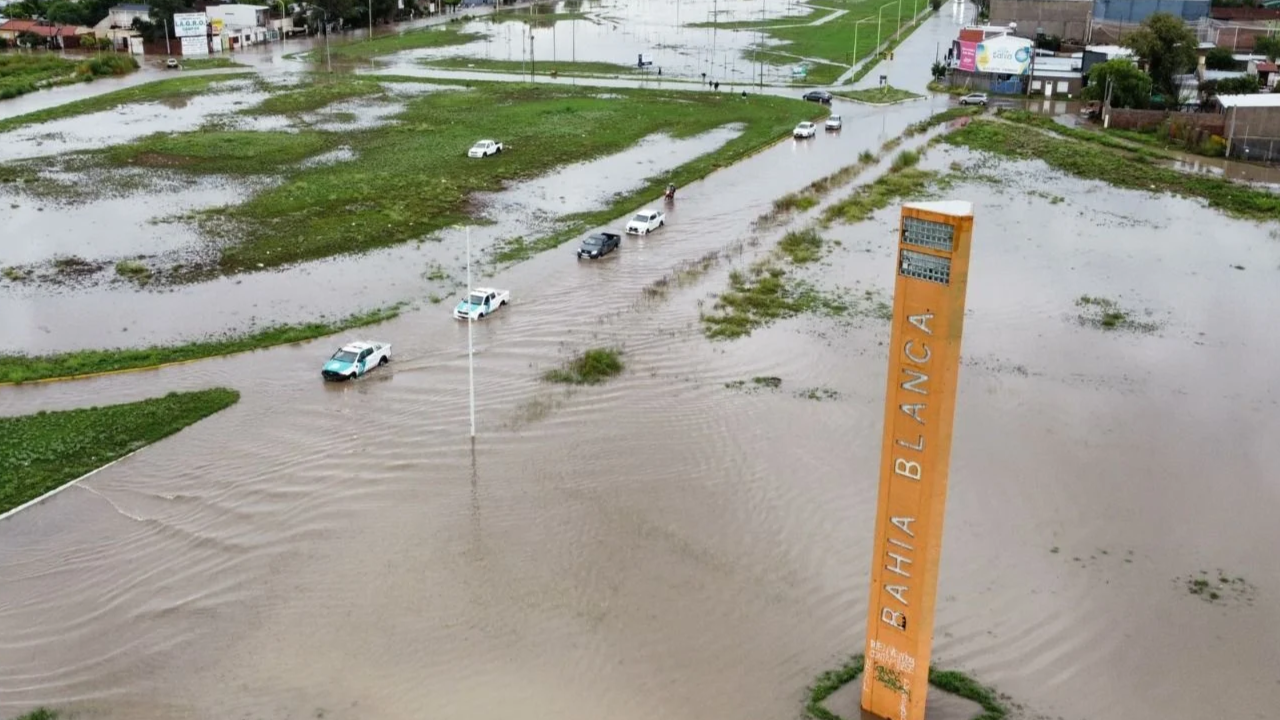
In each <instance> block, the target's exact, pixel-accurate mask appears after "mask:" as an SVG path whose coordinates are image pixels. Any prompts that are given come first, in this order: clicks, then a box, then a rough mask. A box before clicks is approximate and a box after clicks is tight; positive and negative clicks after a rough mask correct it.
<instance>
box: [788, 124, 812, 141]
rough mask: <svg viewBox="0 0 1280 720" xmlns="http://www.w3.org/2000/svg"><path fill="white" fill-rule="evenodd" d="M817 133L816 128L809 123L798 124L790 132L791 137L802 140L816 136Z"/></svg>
mask: <svg viewBox="0 0 1280 720" xmlns="http://www.w3.org/2000/svg"><path fill="white" fill-rule="evenodd" d="M817 132H818V126H817V125H814V124H813V123H811V122H807V121H806V122H802V123H800V124H799V125H797V126H796V129H795V130H792V131H791V137H794V138H798V139H802V140H803V139H804V138H811V137H813V136H814V135H816V134H817Z"/></svg>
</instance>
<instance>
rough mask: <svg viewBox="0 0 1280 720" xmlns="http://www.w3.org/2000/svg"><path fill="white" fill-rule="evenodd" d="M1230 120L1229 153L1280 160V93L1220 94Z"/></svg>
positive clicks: (1223, 110) (1226, 115)
mask: <svg viewBox="0 0 1280 720" xmlns="http://www.w3.org/2000/svg"><path fill="white" fill-rule="evenodd" d="M1218 105H1219V106H1220V107H1221V108H1222V114H1223V116H1224V119H1225V120H1226V133H1227V134H1226V140H1227V155H1229V156H1231V157H1237V158H1243V159H1245V160H1257V161H1261V162H1272V163H1274V162H1280V94H1276V93H1262V94H1258V95H1219V96H1218Z"/></svg>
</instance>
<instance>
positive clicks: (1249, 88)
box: [1214, 75, 1262, 95]
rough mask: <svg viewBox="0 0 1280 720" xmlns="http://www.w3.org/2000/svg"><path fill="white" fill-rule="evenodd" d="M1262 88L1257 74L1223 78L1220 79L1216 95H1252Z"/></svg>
mask: <svg viewBox="0 0 1280 720" xmlns="http://www.w3.org/2000/svg"><path fill="white" fill-rule="evenodd" d="M1261 89H1262V85H1261V84H1260V83H1259V82H1258V77H1257V76H1256V75H1244V76H1242V77H1232V78H1223V79H1222V80H1219V81H1218V88H1217V91H1216V92H1215V93H1214V94H1215V95H1252V94H1254V93H1256V92H1258V91H1259V90H1261Z"/></svg>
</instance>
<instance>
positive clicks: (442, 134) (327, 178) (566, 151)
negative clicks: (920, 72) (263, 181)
mask: <svg viewBox="0 0 1280 720" xmlns="http://www.w3.org/2000/svg"><path fill="white" fill-rule="evenodd" d="M397 80H398V81H404V79H403V78H397ZM381 92H382V91H381V89H380V86H379V85H378V84H377V82H376V81H375V79H371V78H367V77H366V78H346V77H343V78H338V79H333V80H329V79H317V80H316V81H315V83H314V84H312V85H307V86H304V87H302V88H299V89H294V90H289V91H286V92H284V93H282V94H280V95H277V96H275V97H273V98H271V99H269V100H268V101H267V102H266V103H264V105H263V106H262V107H260V108H250V109H247V110H246V111H245V112H247V113H257V114H261V113H263V112H273V113H277V114H285V115H288V114H291V113H295V112H300V111H302V110H313V109H317V108H319V107H321V106H323V105H324V104H327V103H328V102H331V101H333V100H335V99H345V98H351V97H368V98H373V97H377V95H376V94H380V93H381ZM404 102H405V103H406V104H405V108H404V110H403V112H401V113H400V114H399V115H398V116H397V120H398V122H396V123H393V124H389V125H386V126H383V127H378V128H373V129H368V130H354V131H348V132H342V133H330V132H322V131H318V130H306V129H304V130H302V131H301V132H297V133H281V132H249V131H239V130H234V131H232V130H216V129H204V130H200V131H195V132H187V133H174V134H161V135H156V136H152V137H148V138H144V139H142V140H140V141H138V142H134V143H130V144H127V145H123V146H118V147H114V148H109V149H106V150H103V151H100V152H99V153H98V157H99V158H100V159H101V160H102V161H103V162H106V163H108V164H110V165H117V166H131V167H155V168H164V169H169V170H177V171H182V172H191V173H200V174H215V173H217V174H221V173H236V174H244V175H250V174H277V175H280V176H281V177H282V182H281V183H280V184H278V185H276V186H274V187H271V188H268V189H265V190H262V191H260V192H258V193H257V194H256V195H253V196H252V197H250V198H249V199H248V200H247V201H245V202H243V203H241V204H238V205H232V206H229V207H224V208H217V209H214V210H211V211H208V212H206V213H204V214H203V215H201V216H199V220H198V222H199V223H200V225H201V227H202V228H203V229H204V230H205V231H206V232H207V233H208V234H209V235H210V236H212V237H215V238H227V239H230V240H232V242H231V244H229V245H227V246H226V247H224V248H223V249H222V251H221V252H222V255H221V259H220V262H219V267H218V270H220V271H221V272H224V273H236V272H242V271H246V270H254V269H258V268H260V267H261V268H269V267H278V266H280V265H284V264H288V263H293V262H297V261H303V260H311V259H317V258H323V257H328V256H332V255H338V254H345V253H354V252H361V251H365V250H370V249H373V248H378V247H386V246H389V245H394V244H397V243H401V242H405V241H408V240H414V239H421V238H424V237H426V236H428V235H430V234H431V233H433V232H435V231H437V230H440V229H443V228H446V227H449V226H451V225H455V224H458V223H460V222H468V221H474V218H473V217H472V215H473V213H474V209H473V208H472V206H471V197H472V195H473V194H474V193H477V192H482V191H496V190H501V189H502V188H503V187H504V186H506V185H507V184H509V183H513V182H518V181H520V180H524V179H529V178H534V177H538V176H540V175H545V174H546V173H549V172H553V171H554V170H555V168H557V167H560V166H563V165H567V164H571V163H575V162H579V161H583V160H588V159H592V158H597V157H601V156H605V155H610V154H614V153H617V152H620V151H622V150H625V149H626V148H628V147H630V146H632V145H634V144H635V143H637V142H639V141H640V140H641V139H643V138H645V137H648V136H650V135H653V134H655V133H667V134H670V135H672V136H674V137H688V136H691V135H696V134H699V133H702V132H705V131H708V130H711V129H714V128H717V127H720V126H723V125H726V124H730V123H741V124H742V125H743V126H744V131H743V133H742V134H741V135H740V136H739V137H738V138H736V139H734V140H731V141H730V142H728V143H727V144H725V145H724V146H722V147H720V148H719V149H715V148H709V149H708V152H707V154H706V155H703V156H702V157H700V158H698V159H696V160H694V161H692V162H690V163H687V164H686V165H684V166H682V167H681V168H678V169H676V170H675V171H674V172H673V173H671V174H670V176H669V178H668V177H667V176H664V177H662V178H652V179H650V181H649V182H647V183H646V184H645V186H644V187H642V188H639V189H637V190H635V191H633V192H630V193H629V194H627V195H626V196H623V197H619V198H617V200H616V201H615V202H614V203H613V204H611V205H610V206H609V207H604V208H600V209H599V211H597V212H591V213H586V214H583V215H577V216H574V217H572V218H568V220H569V222H568V225H569V226H570V227H569V229H568V230H567V232H576V231H577V230H576V229H577V228H579V227H587V226H589V225H590V224H593V223H597V222H600V221H603V220H604V219H607V218H608V217H613V216H615V215H618V214H622V213H625V212H627V211H629V210H631V209H633V208H634V206H635V205H637V204H639V203H640V202H641V199H642V198H645V197H652V196H654V195H657V194H658V193H659V192H660V188H661V186H662V185H663V184H665V183H666V182H667V181H668V179H670V180H672V181H674V182H677V183H678V184H685V183H687V182H689V181H690V180H693V179H696V178H698V177H702V176H704V175H706V174H707V173H709V172H711V171H712V170H714V169H715V168H717V167H720V166H723V165H727V164H729V163H730V162H732V161H733V160H735V159H737V158H739V157H742V156H744V155H745V154H747V153H750V152H753V151H755V150H756V149H759V148H760V147H762V146H764V145H766V144H768V143H770V142H772V141H774V140H776V139H778V138H780V137H782V136H785V135H786V134H787V133H788V132H789V130H790V129H791V127H792V126H793V125H794V124H795V122H796V119H797V118H802V117H817V116H821V115H824V114H825V113H826V110H824V109H821V108H818V107H815V106H813V105H812V104H806V103H802V102H801V101H799V100H791V99H785V98H776V97H768V96H755V97H752V98H751V99H750V100H743V99H741V98H740V97H738V96H731V95H721V94H714V93H690V92H679V91H642V90H630V89H612V90H610V92H609V93H608V94H607V95H603V94H601V92H600V91H599V90H598V89H593V88H583V87H566V86H540V85H516V84H502V83H479V84H474V86H473V87H471V88H470V89H468V90H457V91H442V92H435V93H430V94H426V95H421V96H416V97H411V98H409V99H407V100H404ZM483 137H493V138H495V139H498V140H501V141H503V142H504V143H505V145H506V147H507V152H504V153H503V154H502V155H500V156H497V157H492V158H486V159H483V160H474V159H468V158H467V157H466V151H467V149H468V148H469V147H470V146H471V144H472V143H474V142H475V141H476V140H478V139H480V138H483ZM340 145H346V146H349V147H350V148H351V149H352V150H353V151H354V154H355V158H354V159H352V160H349V161H346V162H342V163H338V164H334V165H322V166H315V167H301V166H299V165H298V164H297V161H298V160H301V159H303V158H304V157H307V156H310V155H314V154H319V153H321V152H324V151H326V150H330V149H333V148H336V147H338V146H340ZM428 188H429V191H427V189H428ZM526 247H528V246H527V245H526ZM507 259H510V260H515V259H519V258H516V257H511V258H507ZM189 267H190V266H189ZM208 271H209V269H208V268H205V269H204V270H203V272H206V273H207V272H208ZM193 272H194V271H193Z"/></svg>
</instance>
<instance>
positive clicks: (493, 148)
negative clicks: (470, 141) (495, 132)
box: [467, 140, 502, 158]
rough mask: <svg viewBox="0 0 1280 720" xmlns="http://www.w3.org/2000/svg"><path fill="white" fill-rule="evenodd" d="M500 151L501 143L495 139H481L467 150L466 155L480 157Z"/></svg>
mask: <svg viewBox="0 0 1280 720" xmlns="http://www.w3.org/2000/svg"><path fill="white" fill-rule="evenodd" d="M500 152H502V143H500V142H498V141H497V140H481V141H480V142H478V143H476V144H475V145H472V146H471V149H470V150H468V151H467V157H473V158H482V157H489V156H490V155H497V154H498V153H500Z"/></svg>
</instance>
